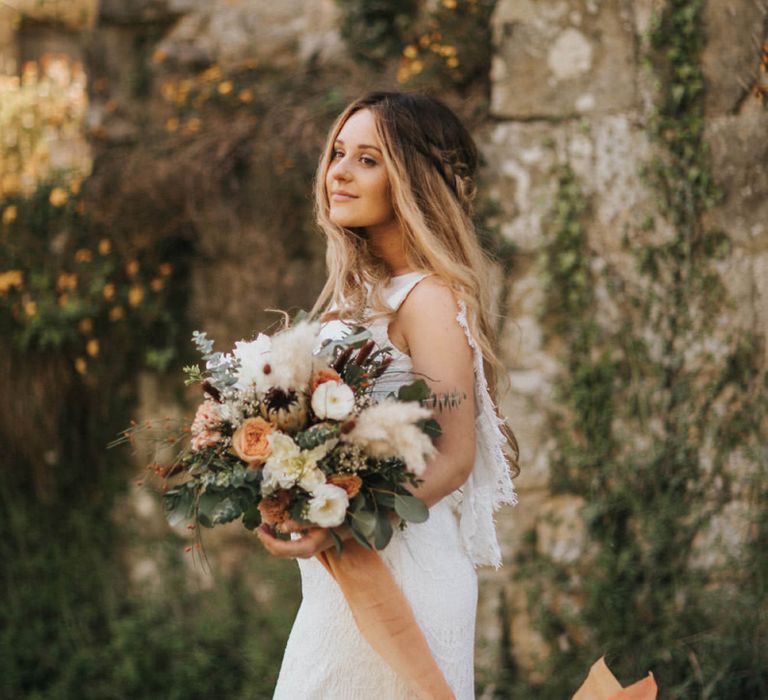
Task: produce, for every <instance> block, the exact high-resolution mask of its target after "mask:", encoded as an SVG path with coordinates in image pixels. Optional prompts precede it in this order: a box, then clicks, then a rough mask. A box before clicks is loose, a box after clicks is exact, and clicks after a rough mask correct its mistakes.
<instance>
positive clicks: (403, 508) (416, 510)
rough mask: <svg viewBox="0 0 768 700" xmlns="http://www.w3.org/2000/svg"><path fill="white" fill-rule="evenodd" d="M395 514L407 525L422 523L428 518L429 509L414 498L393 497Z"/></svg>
mask: <svg viewBox="0 0 768 700" xmlns="http://www.w3.org/2000/svg"><path fill="white" fill-rule="evenodd" d="M395 512H396V513H397V514H398V515H399V516H400V517H401V518H402V519H403V520H407V521H408V522H409V523H423V522H424V521H425V520H427V518H429V509H428V508H427V506H426V505H424V501H422V500H421V499H419V498H416V496H406V495H403V494H401V493H398V494H396V495H395Z"/></svg>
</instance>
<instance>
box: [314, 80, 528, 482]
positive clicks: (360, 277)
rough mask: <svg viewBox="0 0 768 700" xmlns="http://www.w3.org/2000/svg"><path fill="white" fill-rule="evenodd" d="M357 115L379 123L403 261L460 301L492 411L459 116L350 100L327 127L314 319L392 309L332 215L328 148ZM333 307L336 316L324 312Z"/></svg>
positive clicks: (361, 249) (468, 164) (470, 181)
mask: <svg viewBox="0 0 768 700" xmlns="http://www.w3.org/2000/svg"><path fill="white" fill-rule="evenodd" d="M363 109H368V110H370V111H371V112H372V114H373V116H374V119H375V123H376V129H377V133H378V136H379V140H380V142H381V144H382V148H383V160H384V163H385V166H386V168H387V173H388V175H389V182H390V187H391V193H392V206H393V209H394V213H395V217H396V220H397V222H398V224H399V225H400V228H401V229H402V231H403V236H404V249H405V254H406V259H407V262H408V265H409V267H410V268H411V269H413V270H422V271H427V272H431V273H433V274H434V275H436V276H437V277H438V278H439V279H441V280H442V281H443V282H444V283H446V284H447V285H448V286H449V287H450V288H451V289H452V290H453V292H454V294H455V295H456V296H457V298H458V299H459V300H461V301H463V302H464V304H465V305H466V309H467V323H468V325H469V328H470V331H471V332H472V335H473V337H474V338H475V339H476V342H477V343H478V346H479V347H480V350H481V352H482V356H483V366H484V371H485V375H486V380H487V382H488V386H489V389H490V392H491V396H492V397H493V399H494V402H495V403H496V404H497V405H498V398H499V382H500V381H501V380H502V379H503V378H504V377H505V376H506V373H505V372H504V367H503V365H502V363H501V360H500V359H499V357H498V355H497V354H496V351H495V349H494V347H495V344H496V342H497V338H496V330H495V324H494V323H493V322H492V319H491V312H490V309H491V307H492V292H491V284H490V275H489V274H488V272H489V269H488V268H489V266H490V262H491V261H490V259H489V257H488V256H487V255H486V253H485V252H484V251H483V249H482V247H481V245H480V243H479V241H478V237H477V233H476V231H475V227H474V224H473V223H472V213H473V201H474V198H475V182H474V178H475V174H476V171H477V165H478V152H477V147H476V146H475V143H474V141H473V139H472V137H471V136H470V134H469V132H468V131H467V130H466V128H465V127H464V125H463V124H462V123H461V122H460V121H459V119H458V117H457V116H456V115H455V114H454V113H453V112H452V111H451V110H450V109H449V108H448V107H447V106H445V105H444V104H443V103H442V102H440V101H439V100H437V99H435V98H433V97H430V96H427V95H423V94H419V93H403V92H372V93H369V94H368V95H366V96H365V97H362V98H360V99H358V100H355V101H354V102H352V103H351V104H350V105H349V106H348V107H347V108H346V109H345V110H344V111H343V112H342V113H341V114H340V115H339V117H338V118H337V119H336V121H335V123H334V124H333V126H332V127H331V130H330V133H329V136H328V140H327V143H326V146H325V149H324V151H323V154H322V155H321V157H320V162H319V165H318V168H317V173H316V177H315V214H316V218H317V222H318V224H319V225H320V227H321V228H322V230H323V232H324V233H325V235H326V238H327V242H328V247H327V252H326V265H327V268H328V280H327V282H326V283H325V286H324V287H323V289H322V291H321V292H320V296H319V297H318V300H317V302H316V303H315V306H314V307H313V308H312V311H311V312H310V315H311V316H312V317H316V316H317V315H318V314H320V313H321V312H322V311H325V313H324V314H323V318H324V319H329V318H356V317H357V318H362V316H363V314H364V312H365V309H366V307H369V308H371V309H372V310H373V311H374V312H379V313H382V314H386V313H388V312H389V311H390V310H389V309H388V307H387V306H386V304H385V303H384V298H383V290H384V287H385V285H386V284H387V282H388V281H389V270H388V269H387V267H386V265H385V263H384V262H383V261H382V260H381V259H379V258H377V257H375V256H374V255H373V254H372V253H371V251H370V249H369V247H368V241H367V239H366V237H365V235H364V232H363V231H359V230H355V229H348V228H343V227H340V226H338V225H336V224H334V223H333V222H332V221H331V219H330V216H329V208H330V207H329V200H328V194H327V191H326V185H325V179H326V173H327V171H328V168H329V167H330V163H331V159H332V154H333V150H334V144H335V142H336V139H337V137H338V134H339V132H340V131H341V129H342V127H343V126H344V124H345V123H346V121H347V119H349V117H350V116H352V115H353V114H354V113H355V112H358V111H360V110H363ZM366 285H368V287H369V289H370V292H368V291H367V289H366ZM331 306H334V307H335V308H334V311H333V312H330V311H328V309H329V307H331ZM497 410H498V409H497ZM499 417H500V418H501V416H499ZM502 431H503V432H504V434H505V437H506V439H507V442H508V444H509V448H510V451H511V454H508V459H509V462H510V468H511V470H512V472H513V474H514V475H517V473H519V448H518V444H517V440H516V438H515V435H514V433H513V432H512V430H511V429H510V428H509V426H508V425H507V424H506V423H503V424H502Z"/></svg>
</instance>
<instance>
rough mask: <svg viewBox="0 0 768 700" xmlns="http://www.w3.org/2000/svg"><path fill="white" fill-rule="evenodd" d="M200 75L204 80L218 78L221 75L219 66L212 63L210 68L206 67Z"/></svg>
mask: <svg viewBox="0 0 768 700" xmlns="http://www.w3.org/2000/svg"><path fill="white" fill-rule="evenodd" d="M200 77H201V78H202V79H203V80H205V81H213V80H218V79H219V78H220V77H221V66H218V65H216V64H214V65H212V66H211V67H210V68H206V70H204V71H203V72H202V73H201V74H200Z"/></svg>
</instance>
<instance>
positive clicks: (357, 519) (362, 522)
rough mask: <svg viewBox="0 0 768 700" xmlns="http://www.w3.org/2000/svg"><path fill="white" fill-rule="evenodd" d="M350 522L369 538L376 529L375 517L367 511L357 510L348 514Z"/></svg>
mask: <svg viewBox="0 0 768 700" xmlns="http://www.w3.org/2000/svg"><path fill="white" fill-rule="evenodd" d="M350 515H351V517H352V522H353V523H354V524H355V526H356V527H357V529H358V530H360V532H361V533H362V534H363V535H365V536H366V537H370V536H371V535H372V534H373V531H374V529H375V528H376V516H375V515H374V514H373V513H371V511H369V510H359V511H357V512H356V513H350Z"/></svg>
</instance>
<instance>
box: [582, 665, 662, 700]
mask: <svg viewBox="0 0 768 700" xmlns="http://www.w3.org/2000/svg"><path fill="white" fill-rule="evenodd" d="M656 692H657V688H656V681H655V680H654V678H653V674H652V673H650V672H649V673H648V675H647V676H646V677H645V678H643V680H641V681H638V682H637V683H633V684H632V685H630V686H628V687H626V688H622V687H621V684H620V683H619V682H618V681H617V680H616V677H615V676H614V675H613V674H612V673H611V672H610V670H609V669H608V666H607V665H606V663H605V657H604V656H601V657H600V658H599V659H598V660H597V661H595V663H594V664H592V668H590V669H589V675H588V676H587V678H586V680H585V681H584V683H582V685H581V687H580V688H579V689H578V690H577V691H576V695H574V696H573V698H572V700H655V699H656Z"/></svg>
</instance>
